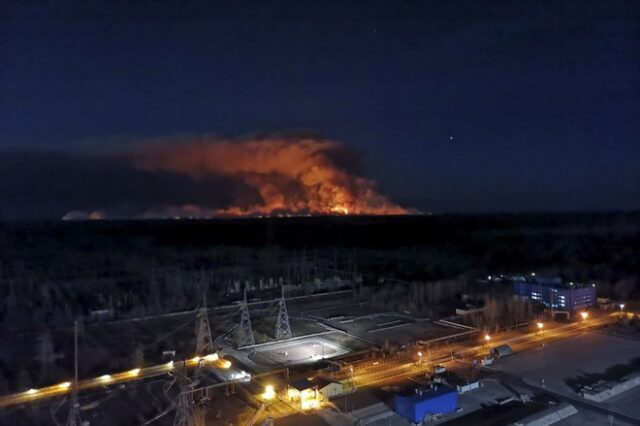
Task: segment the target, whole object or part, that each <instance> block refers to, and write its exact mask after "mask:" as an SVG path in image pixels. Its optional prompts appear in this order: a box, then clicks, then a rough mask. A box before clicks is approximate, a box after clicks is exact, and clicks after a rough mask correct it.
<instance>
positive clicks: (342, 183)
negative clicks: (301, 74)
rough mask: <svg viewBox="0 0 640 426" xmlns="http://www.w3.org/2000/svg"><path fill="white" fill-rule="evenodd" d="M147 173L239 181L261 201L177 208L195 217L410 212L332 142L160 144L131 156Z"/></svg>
mask: <svg viewBox="0 0 640 426" xmlns="http://www.w3.org/2000/svg"><path fill="white" fill-rule="evenodd" d="M126 159H127V161H131V162H132V164H133V165H134V167H136V168H138V169H139V170H143V171H146V172H151V173H154V172H167V173H172V174H182V175H187V176H190V177H191V178H192V179H194V180H195V181H201V180H205V179H208V178H211V177H222V178H226V179H232V180H239V181H241V182H242V183H243V184H244V185H246V186H248V187H249V188H251V189H253V190H255V192H256V194H255V195H257V197H256V196H253V197H252V196H247V195H246V194H245V195H238V196H236V197H235V198H234V200H233V202H232V203H231V204H230V205H228V206H225V207H224V208H216V209H206V208H201V207H199V206H197V205H192V204H190V205H186V206H173V207H172V209H173V210H174V212H175V211H176V210H177V211H183V212H185V213H186V214H189V215H194V216H205V217H210V216H252V215H253V216H256V215H274V214H296V215H299V214H360V215H361V214H374V215H376V214H384V215H389V214H390V215H397V214H406V213H408V212H409V211H408V210H406V209H404V208H402V207H400V206H398V205H397V204H394V203H393V202H391V201H389V199H387V198H386V197H385V196H383V195H381V194H379V193H378V192H377V191H376V185H375V183H374V182H373V181H371V180H369V179H365V178H363V177H361V176H358V175H357V174H356V173H354V172H353V170H357V169H358V167H357V166H358V165H357V162H358V161H357V158H355V156H354V154H353V152H351V151H349V150H348V149H346V148H345V147H344V146H343V145H341V144H338V143H336V142H333V141H329V140H324V139H318V138H312V137H293V136H289V137H263V138H243V139H220V138H215V137H202V138H198V139H187V140H172V141H169V142H166V141H165V142H155V143H150V144H148V145H145V146H144V147H142V148H138V149H136V150H135V151H133V152H130V153H128V154H127V156H126Z"/></svg>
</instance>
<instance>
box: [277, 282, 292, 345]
mask: <svg viewBox="0 0 640 426" xmlns="http://www.w3.org/2000/svg"><path fill="white" fill-rule="evenodd" d="M291 337H292V334H291V326H290V325H289V315H288V314H287V304H286V303H285V300H284V285H283V286H282V295H281V296H280V301H279V302H278V319H277V321H276V340H284V339H291Z"/></svg>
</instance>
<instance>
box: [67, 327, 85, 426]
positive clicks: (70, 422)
mask: <svg viewBox="0 0 640 426" xmlns="http://www.w3.org/2000/svg"><path fill="white" fill-rule="evenodd" d="M73 335H74V339H73V342H74V343H73V353H74V355H73V359H74V378H73V384H72V385H71V386H72V387H71V406H70V407H69V417H67V426H81V425H82V418H81V417H80V404H79V403H78V321H74V322H73Z"/></svg>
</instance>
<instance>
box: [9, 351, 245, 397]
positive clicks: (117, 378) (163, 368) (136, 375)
mask: <svg viewBox="0 0 640 426" xmlns="http://www.w3.org/2000/svg"><path fill="white" fill-rule="evenodd" d="M197 365H204V366H207V365H208V366H210V367H217V368H219V369H221V370H226V371H228V372H229V374H230V377H233V380H237V379H239V378H241V377H240V376H244V374H245V373H244V372H243V371H241V370H237V371H235V372H234V371H232V370H233V369H231V362H230V361H228V360H225V359H219V358H218V355H217V354H210V355H207V356H204V357H202V358H200V357H194V358H191V359H188V360H186V361H176V362H173V361H170V362H168V363H165V364H159V365H154V366H151V367H145V368H134V369H132V370H129V371H124V372H120V373H116V374H105V375H102V376H99V377H94V378H92V379H85V380H79V381H78V391H83V390H89V389H94V388H99V387H102V386H108V385H114V384H120V383H125V382H130V381H132V380H142V379H148V378H151V377H157V376H161V375H164V374H168V373H170V372H172V371H179V370H183V369H185V368H193V367H196V366H197ZM69 392H71V382H64V383H59V384H56V385H52V386H47V387H43V388H38V389H29V390H28V391H25V392H20V393H15V394H11V395H5V396H2V397H0V408H5V407H8V406H11V405H16V404H24V403H30V402H35V401H40V400H44V399H47V398H51V397H54V396H59V395H63V394H66V393H69Z"/></svg>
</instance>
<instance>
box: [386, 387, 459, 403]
mask: <svg viewBox="0 0 640 426" xmlns="http://www.w3.org/2000/svg"><path fill="white" fill-rule="evenodd" d="M451 392H456V390H455V389H454V388H452V387H451V386H447V385H443V384H434V386H433V388H430V389H416V390H415V391H414V392H411V393H409V392H407V393H404V394H398V396H400V397H402V398H405V399H408V400H410V401H411V402H413V403H416V402H420V401H425V400H427V399H432V398H435V397H437V396H440V395H446V394H448V393H451Z"/></svg>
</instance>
